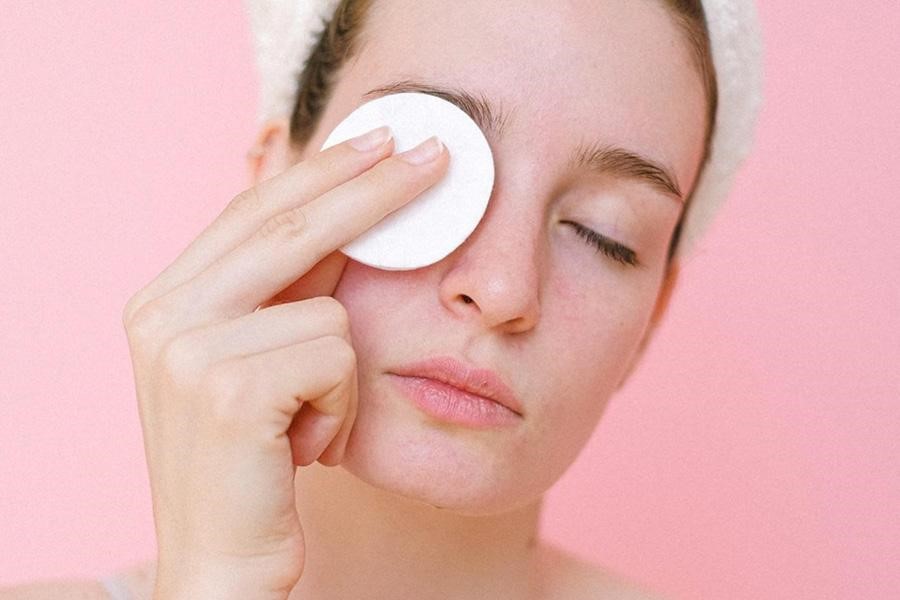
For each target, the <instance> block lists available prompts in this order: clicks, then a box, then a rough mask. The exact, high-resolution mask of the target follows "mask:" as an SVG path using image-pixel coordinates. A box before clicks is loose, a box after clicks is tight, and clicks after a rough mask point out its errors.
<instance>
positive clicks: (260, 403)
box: [204, 335, 356, 460]
mask: <svg viewBox="0 0 900 600" xmlns="http://www.w3.org/2000/svg"><path fill="white" fill-rule="evenodd" d="M355 378H356V354H355V353H354V351H353V348H352V347H351V346H350V344H349V343H347V341H346V340H345V339H343V338H341V337H338V336H333V335H327V336H323V337H319V338H316V339H313V340H306V341H303V342H300V343H298V344H293V345H290V346H285V347H283V348H276V349H274V350H269V351H268V352H261V353H258V354H253V355H250V356H243V357H239V358H235V359H231V360H227V361H224V362H220V363H218V364H216V365H215V366H214V367H212V368H210V370H209V372H208V374H207V380H206V383H205V387H204V389H205V390H206V391H205V394H206V395H207V397H208V402H209V403H210V407H209V411H210V414H211V415H212V418H213V423H214V424H215V428H216V431H218V432H222V433H226V434H227V433H228V432H232V434H233V435H234V436H236V437H238V438H242V439H243V438H245V437H247V436H249V437H253V438H257V439H258V438H259V437H260V436H263V437H267V438H271V440H275V439H276V438H279V437H281V436H284V435H286V432H287V431H288V429H289V428H290V426H291V422H292V421H293V420H294V417H295V415H296V414H297V412H298V410H300V408H301V404H300V403H301V402H302V403H309V404H310V405H311V407H312V408H313V409H315V411H316V413H318V415H315V416H317V420H316V421H315V422H307V423H306V427H307V428H308V429H311V431H310V430H307V431H298V435H297V436H295V437H296V439H295V440H292V445H293V444H298V446H299V449H300V450H301V452H300V454H301V455H303V456H301V458H302V457H304V456H308V455H309V454H310V453H313V452H318V453H321V451H322V449H324V448H325V447H326V446H327V445H328V444H329V443H330V442H331V441H332V439H334V437H335V436H336V435H337V434H338V432H339V431H340V430H341V426H342V425H343V423H344V420H345V418H346V417H347V416H348V415H350V414H353V415H355V409H354V411H352V412H351V410H350V408H351V407H350V401H351V397H352V395H351V394H350V393H349V391H350V386H351V385H355ZM313 460H314V459H313Z"/></svg>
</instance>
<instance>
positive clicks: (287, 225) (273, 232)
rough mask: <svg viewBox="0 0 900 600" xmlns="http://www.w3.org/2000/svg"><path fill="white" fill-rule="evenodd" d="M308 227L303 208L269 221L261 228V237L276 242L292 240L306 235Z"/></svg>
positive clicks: (284, 213) (276, 216)
mask: <svg viewBox="0 0 900 600" xmlns="http://www.w3.org/2000/svg"><path fill="white" fill-rule="evenodd" d="M308 225H309V224H308V220H307V217H306V212H305V210H304V209H303V207H302V206H301V207H297V208H294V209H291V210H287V211H284V212H281V213H278V214H277V215H275V216H273V217H270V218H269V219H267V220H266V222H265V223H263V225H262V227H261V228H260V235H261V236H262V237H264V238H273V239H276V240H282V239H286V240H291V239H295V238H297V237H300V236H302V235H303V234H304V233H306V230H307V228H308Z"/></svg>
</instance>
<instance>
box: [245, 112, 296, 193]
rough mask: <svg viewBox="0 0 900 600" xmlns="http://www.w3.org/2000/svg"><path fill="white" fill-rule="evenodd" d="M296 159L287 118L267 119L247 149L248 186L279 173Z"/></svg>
mask: <svg viewBox="0 0 900 600" xmlns="http://www.w3.org/2000/svg"><path fill="white" fill-rule="evenodd" d="M296 161H297V157H296V156H295V152H294V150H293V148H292V147H291V143H290V121H289V119H287V118H285V117H280V118H276V119H269V120H268V121H266V122H265V123H263V126H262V128H261V129H260V131H259V134H258V135H257V136H256V142H255V143H254V144H253V147H252V148H250V150H248V151H247V178H248V182H249V186H254V185H256V184H258V183H260V182H262V181H265V180H266V179H269V178H270V177H273V176H275V175H277V174H279V173H281V172H282V171H284V170H285V169H287V168H288V167H290V166H291V165H293V164H295V163H296Z"/></svg>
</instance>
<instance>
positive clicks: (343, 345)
mask: <svg viewBox="0 0 900 600" xmlns="http://www.w3.org/2000/svg"><path fill="white" fill-rule="evenodd" d="M327 338H328V343H329V344H330V346H331V354H332V356H333V357H334V362H335V365H336V366H337V367H338V369H340V371H341V372H342V373H346V372H349V371H352V370H353V369H354V368H356V351H355V350H354V349H353V346H352V345H351V344H350V342H348V341H347V340H346V339H344V338H342V337H339V336H336V335H329V336H327Z"/></svg>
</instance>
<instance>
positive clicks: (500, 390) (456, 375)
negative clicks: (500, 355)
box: [392, 356, 522, 417]
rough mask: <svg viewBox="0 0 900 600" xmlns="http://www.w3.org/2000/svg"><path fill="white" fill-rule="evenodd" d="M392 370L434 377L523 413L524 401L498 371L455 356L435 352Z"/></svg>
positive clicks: (421, 376) (416, 375) (428, 377)
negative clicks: (465, 361)
mask: <svg viewBox="0 0 900 600" xmlns="http://www.w3.org/2000/svg"><path fill="white" fill-rule="evenodd" d="M392 372H393V373H394V374H396V375H401V376H404V377H418V378H426V379H433V380H434V381H438V382H441V383H443V384H446V385H447V386H450V387H452V388H456V389H457V390H461V391H463V392H466V393H468V394H472V395H475V396H480V397H481V398H487V399H488V400H491V401H493V402H496V403H497V404H500V405H502V406H504V407H506V408H507V409H509V410H510V411H512V412H513V413H515V414H516V415H518V416H519V417H521V416H522V404H521V403H520V402H519V400H518V398H516V395H515V394H514V393H513V391H512V390H511V389H510V387H509V386H508V385H506V383H504V381H503V379H502V378H501V377H500V376H499V375H497V373H495V372H494V371H491V370H490V369H483V368H479V367H476V366H474V365H469V364H466V363H464V362H463V361H460V360H457V359H455V358H453V357H452V356H434V357H431V358H428V359H425V360H422V361H418V362H414V363H410V364H407V365H403V366H402V367H398V368H396V369H394V370H393V371H392Z"/></svg>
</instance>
